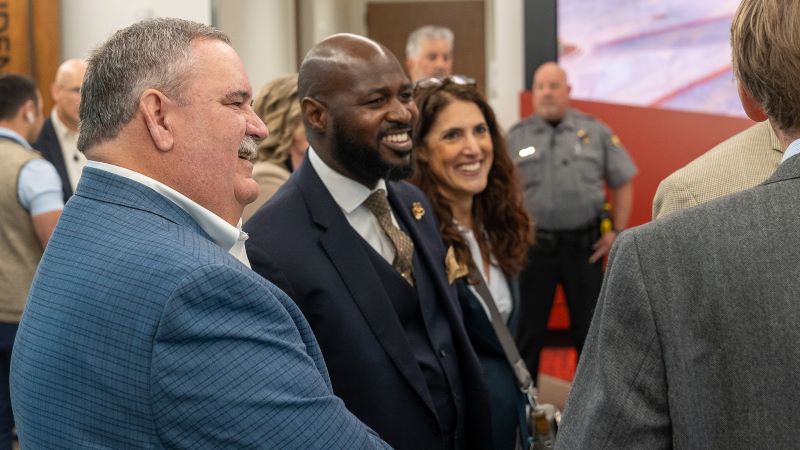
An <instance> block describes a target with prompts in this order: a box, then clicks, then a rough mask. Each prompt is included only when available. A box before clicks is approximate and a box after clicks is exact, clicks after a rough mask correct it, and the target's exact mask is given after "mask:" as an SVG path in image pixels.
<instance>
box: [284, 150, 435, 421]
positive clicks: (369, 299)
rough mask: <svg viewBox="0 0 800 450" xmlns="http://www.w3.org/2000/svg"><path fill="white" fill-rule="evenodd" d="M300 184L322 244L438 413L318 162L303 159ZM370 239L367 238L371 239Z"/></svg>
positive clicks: (403, 369)
mask: <svg viewBox="0 0 800 450" xmlns="http://www.w3.org/2000/svg"><path fill="white" fill-rule="evenodd" d="M295 179H296V181H297V184H298V186H299V188H300V190H301V192H302V193H303V198H304V199H305V202H306V205H308V209H309V212H310V213H311V216H312V218H313V220H314V222H316V223H317V225H319V226H320V227H321V228H322V231H321V235H320V237H319V242H320V245H321V246H322V248H323V250H324V251H325V253H326V254H327V256H328V258H329V259H330V261H331V263H332V264H333V266H334V267H335V268H336V271H337V273H338V274H339V277H340V278H341V279H342V281H343V282H344V284H345V286H346V287H347V290H348V291H349V293H350V297H351V298H352V299H353V301H354V302H355V303H356V305H357V306H358V308H359V310H360V311H361V314H362V315H363V316H364V320H366V322H367V323H368V324H369V327H370V329H371V330H372V332H373V333H374V334H375V337H376V339H377V340H378V342H379V343H380V344H381V346H382V347H383V349H384V351H385V352H386V353H387V354H388V355H389V357H390V358H391V359H392V361H393V362H394V363H395V365H396V366H397V368H398V370H399V371H400V373H402V374H403V376H404V377H405V378H406V379H407V380H408V382H409V383H410V384H411V386H412V387H413V388H414V390H415V391H416V392H417V393H418V394H419V396H420V397H421V398H422V400H423V402H424V403H425V404H426V405H427V406H428V408H430V410H431V411H433V412H434V413H435V409H434V406H433V401H432V400H431V397H430V394H429V392H428V388H427V384H426V382H425V377H424V376H423V375H422V370H421V369H420V368H419V365H418V364H417V361H416V359H415V358H414V355H413V354H412V352H411V349H410V348H409V347H408V340H407V339H406V337H405V332H404V331H403V327H402V325H401V324H400V321H399V320H398V318H397V313H396V312H395V311H394V309H393V307H392V305H391V304H390V303H389V296H388V294H387V293H386V291H385V290H384V288H383V283H382V282H381V280H380V277H379V276H378V274H377V272H376V271H375V269H374V267H373V266H372V263H371V261H370V259H369V256H368V255H367V250H366V248H364V246H363V245H360V243H359V239H361V238H360V237H359V235H358V233H356V232H355V230H353V228H352V227H351V226H350V223H349V222H348V221H347V218H345V216H344V214H343V213H342V211H341V209H340V208H339V206H338V205H337V204H336V202H335V201H334V200H333V197H332V196H331V195H330V193H329V192H328V190H327V188H326V187H325V185H324V184H323V183H322V180H321V179H320V178H319V175H317V173H316V171H315V170H314V168H313V167H312V166H311V164H310V163H309V162H308V158H306V159H305V161H304V162H303V164H302V165H301V167H300V168H299V169H298V170H297V173H296V178H295ZM367 245H368V244H367Z"/></svg>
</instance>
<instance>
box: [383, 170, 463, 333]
mask: <svg viewBox="0 0 800 450" xmlns="http://www.w3.org/2000/svg"><path fill="white" fill-rule="evenodd" d="M387 190H388V191H389V192H388V193H387V195H388V197H389V203H390V204H391V205H392V210H393V212H394V214H395V217H397V220H398V221H401V222H403V223H404V224H405V225H406V229H408V231H409V233H410V234H411V239H412V240H413V241H414V251H415V252H416V253H417V254H418V255H420V259H421V260H422V261H423V263H424V264H426V265H427V267H428V269H429V271H430V274H431V279H433V280H434V281H435V283H436V290H437V291H438V292H439V298H442V299H446V300H447V301H446V302H445V305H443V306H444V308H445V311H446V312H447V314H448V316H449V318H450V320H451V326H453V325H452V321H453V319H456V320H457V321H458V322H459V323H460V322H461V320H462V319H461V311H460V310H459V309H458V308H457V306H456V303H455V301H456V300H455V299H456V293H455V292H456V291H455V287H454V286H451V285H450V284H449V283H448V282H447V280H446V279H445V271H444V269H443V268H444V255H441V258H437V257H435V256H434V253H433V249H436V248H439V247H441V246H442V240H441V239H442V238H441V236H440V235H439V232H438V228H436V226H435V225H433V224H431V228H433V229H435V230H436V233H432V234H431V233H424V232H423V231H422V230H420V225H419V223H420V222H421V221H432V220H433V211H426V212H425V215H423V216H422V217H421V218H420V219H419V220H418V219H415V218H414V217H413V216H412V212H411V209H412V206H413V204H414V203H415V202H420V200H421V199H419V198H413V197H411V196H409V195H404V193H403V192H401V191H400V190H399V189H398V188H397V183H391V182H389V183H387ZM420 203H421V202H420ZM439 259H441V260H439ZM440 269H441V270H440Z"/></svg>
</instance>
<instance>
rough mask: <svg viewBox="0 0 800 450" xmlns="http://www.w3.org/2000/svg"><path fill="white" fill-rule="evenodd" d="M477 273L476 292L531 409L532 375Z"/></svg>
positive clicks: (534, 397) (533, 396)
mask: <svg viewBox="0 0 800 450" xmlns="http://www.w3.org/2000/svg"><path fill="white" fill-rule="evenodd" d="M476 272H477V275H478V284H477V285H475V290H476V291H478V294H480V296H481V297H482V298H483V301H484V303H486V306H487V307H488V309H489V316H490V317H491V319H492V320H491V322H492V328H494V332H495V334H496V335H497V339H498V340H499V341H500V346H501V347H503V353H505V355H506V359H507V360H508V363H509V364H510V365H511V369H512V370H513V371H514V376H515V377H516V378H517V384H518V385H519V388H520V390H521V391H522V392H524V393H525V394H526V395H527V397H528V402H529V403H530V404H531V407H535V406H536V389H535V388H534V386H533V378H532V377H531V373H530V371H528V367H527V366H526V365H525V361H523V360H522V357H520V355H519V350H517V345H516V344H515V343H514V338H513V337H512V336H511V332H510V331H509V330H508V327H507V326H506V324H505V322H504V321H503V318H502V317H501V316H500V311H498V310H497V305H496V304H495V302H494V298H493V297H492V294H491V292H489V288H488V287H487V286H486V280H484V279H483V275H481V273H480V271H478V270H476Z"/></svg>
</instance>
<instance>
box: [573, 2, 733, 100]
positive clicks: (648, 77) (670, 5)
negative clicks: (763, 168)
mask: <svg viewBox="0 0 800 450" xmlns="http://www.w3.org/2000/svg"><path fill="white" fill-rule="evenodd" d="M738 5H739V0H712V1H703V0H559V2H558V39H559V62H560V63H561V65H562V66H563V67H564V68H565V69H566V71H567V73H568V76H569V81H570V84H571V85H572V96H573V97H574V98H577V99H581V100H594V101H601V102H609V103H623V104H631V105H638V106H648V107H656V108H670V109H680V110H688V111H697V112H707V113H714V114H722V115H732V116H744V111H743V110H742V107H741V105H740V104H739V98H738V95H737V92H736V84H735V81H734V78H733V71H732V68H731V50H730V27H731V21H732V19H733V14H734V12H735V11H736V7H737V6H738Z"/></svg>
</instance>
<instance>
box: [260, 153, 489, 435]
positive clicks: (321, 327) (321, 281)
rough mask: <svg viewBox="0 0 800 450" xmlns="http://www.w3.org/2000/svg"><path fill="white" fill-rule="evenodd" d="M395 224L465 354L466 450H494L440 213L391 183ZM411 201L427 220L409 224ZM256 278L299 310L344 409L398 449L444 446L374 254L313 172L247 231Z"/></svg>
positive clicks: (304, 170) (305, 168)
mask: <svg viewBox="0 0 800 450" xmlns="http://www.w3.org/2000/svg"><path fill="white" fill-rule="evenodd" d="M387 191H388V192H387V195H388V198H389V202H390V204H391V205H392V209H393V210H394V213H395V215H396V216H397V219H398V221H402V222H403V223H405V224H406V225H407V228H408V230H409V234H410V237H411V238H412V240H413V241H414V248H415V251H416V252H418V253H419V255H420V258H421V260H422V261H423V262H424V264H426V266H427V267H428V270H429V271H430V273H431V275H432V278H433V279H434V280H435V283H436V289H437V290H438V291H439V293H440V295H439V297H441V298H443V299H447V300H446V301H445V302H444V304H443V305H441V306H442V309H443V310H444V312H445V314H446V315H447V318H448V320H449V323H450V327H451V330H452V334H453V343H454V345H455V347H456V349H457V352H458V353H459V358H460V362H461V367H460V374H456V376H461V379H462V381H463V384H464V389H465V394H466V395H467V396H468V398H467V399H466V400H467V401H466V404H467V408H466V409H467V417H462V418H459V419H460V420H466V422H465V424H466V430H467V433H466V440H467V442H466V443H463V447H464V448H489V446H490V443H489V438H490V435H491V432H490V424H489V421H490V417H489V415H488V399H487V394H486V390H485V387H484V384H483V380H482V376H481V368H480V365H479V362H478V360H477V358H476V356H475V353H474V352H473V350H472V348H471V346H470V344H469V338H468V337H467V334H466V331H465V330H464V326H463V323H462V316H461V311H460V308H459V306H458V303H457V299H456V291H455V286H453V285H449V284H448V283H447V279H446V278H445V274H444V257H445V252H444V246H443V245H442V240H441V237H440V236H439V233H438V231H437V230H438V228H437V226H436V220H435V217H434V214H433V209H432V208H431V207H430V206H429V205H428V203H427V199H426V198H425V196H424V195H423V194H422V192H421V191H419V190H418V189H417V188H415V187H413V186H411V185H410V184H408V183H405V182H400V183H394V182H388V183H387ZM413 202H420V204H422V205H423V207H424V209H425V211H426V214H425V215H424V216H423V217H422V218H421V220H415V219H414V218H413V217H412V216H411V206H412V203H413ZM245 230H246V231H247V232H248V233H249V234H250V239H249V240H248V241H247V252H248V256H249V258H250V261H251V264H252V265H253V269H254V270H255V271H256V272H258V273H260V274H261V275H263V276H265V277H266V278H267V279H269V280H270V281H272V282H273V283H275V284H276V285H278V286H279V287H280V288H281V289H283V290H284V291H285V292H286V293H287V294H289V296H290V297H291V298H292V299H293V300H294V301H295V302H297V304H298V305H299V306H300V309H301V310H302V311H303V313H304V314H305V316H306V318H307V319H308V321H309V323H310V324H311V327H312V329H313V330H314V334H315V335H316V336H317V339H318V341H319V343H320V347H321V348H322V353H323V355H324V357H325V361H326V363H327V365H328V369H329V371H330V373H331V380H332V383H333V390H334V392H335V393H336V395H338V396H339V397H341V398H342V399H343V400H344V402H345V405H347V407H348V408H349V409H350V410H351V411H352V412H353V413H354V414H355V415H356V416H357V417H358V418H360V419H361V420H363V421H364V422H365V423H366V424H367V425H369V426H370V427H372V428H373V429H374V430H375V431H377V432H378V434H379V435H380V436H381V437H382V438H383V439H384V440H386V442H388V443H389V444H391V445H392V446H393V447H395V448H400V449H422V448H424V449H434V448H439V447H440V446H441V437H440V436H439V434H440V433H441V429H440V426H439V424H438V421H437V416H436V412H435V411H436V410H435V408H434V405H433V404H432V401H431V399H430V395H429V394H428V388H427V384H426V381H425V378H424V376H423V373H422V370H421V369H420V367H419V365H418V363H417V361H416V360H415V359H414V354H413V351H412V349H411V348H410V346H409V344H408V341H407V339H406V337H405V334H404V330H403V327H402V325H401V323H400V320H399V319H398V317H397V314H396V312H395V310H394V309H393V307H392V304H391V302H390V300H389V297H388V294H387V293H386V291H385V290H384V287H383V284H382V283H381V279H380V278H379V275H378V273H377V272H376V270H375V268H374V267H373V266H372V263H371V260H370V257H369V255H368V253H367V251H368V248H367V247H366V246H367V245H368V244H367V243H366V242H365V241H364V240H363V239H362V238H361V237H360V236H359V235H358V234H357V232H356V231H355V230H353V228H352V227H351V226H350V224H349V222H348V221H347V218H346V217H345V216H344V214H343V212H342V211H341V209H340V207H339V206H338V205H337V204H336V202H335V201H334V199H333V197H332V196H331V195H330V193H329V192H328V190H327V188H326V187H325V185H324V184H323V183H322V180H321V179H320V178H319V175H317V173H316V171H315V170H314V168H313V167H312V166H311V164H310V163H309V160H308V158H306V159H305V161H304V162H303V164H302V165H301V166H300V168H299V169H298V170H297V171H295V172H294V173H293V174H292V176H291V177H290V178H289V180H288V181H287V182H286V183H285V184H284V185H283V186H282V187H281V189H280V190H279V191H278V192H277V193H276V195H275V196H274V197H273V198H271V199H270V200H269V201H268V202H267V204H266V205H265V206H263V207H262V208H261V209H260V210H259V211H258V212H257V213H256V214H255V215H254V216H253V217H252V219H250V221H248V222H247V224H246V225H245Z"/></svg>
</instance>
